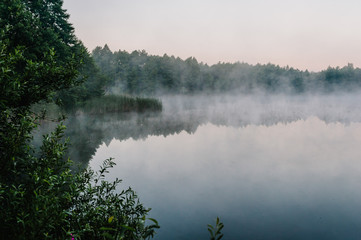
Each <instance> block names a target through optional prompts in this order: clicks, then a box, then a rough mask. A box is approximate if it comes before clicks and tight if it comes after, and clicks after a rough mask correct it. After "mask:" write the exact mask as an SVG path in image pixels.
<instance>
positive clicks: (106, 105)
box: [82, 95, 163, 114]
mask: <svg viewBox="0 0 361 240" xmlns="http://www.w3.org/2000/svg"><path fill="white" fill-rule="evenodd" d="M162 109H163V106H162V102H161V101H160V100H158V99H155V98H143V97H131V96H126V95H107V96H102V97H100V98H95V99H91V100H89V101H87V102H86V103H85V104H84V106H83V107H82V110H83V111H84V112H86V113H90V114H102V113H121V112H147V111H150V112H160V111H162Z"/></svg>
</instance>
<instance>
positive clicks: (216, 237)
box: [208, 217, 224, 240]
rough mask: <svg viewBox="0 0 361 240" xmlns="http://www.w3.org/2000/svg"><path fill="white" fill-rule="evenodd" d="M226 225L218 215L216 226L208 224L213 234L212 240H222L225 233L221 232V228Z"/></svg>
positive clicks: (210, 232)
mask: <svg viewBox="0 0 361 240" xmlns="http://www.w3.org/2000/svg"><path fill="white" fill-rule="evenodd" d="M223 227H224V225H223V223H222V222H221V221H220V220H219V218H218V217H217V220H216V226H215V227H213V226H212V225H211V224H208V231H209V234H210V235H211V237H210V239H211V240H220V239H221V238H222V237H223V234H222V233H221V230H222V229H223Z"/></svg>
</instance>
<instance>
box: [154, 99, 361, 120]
mask: <svg viewBox="0 0 361 240" xmlns="http://www.w3.org/2000/svg"><path fill="white" fill-rule="evenodd" d="M161 100H162V102H163V106H164V112H163V115H164V116H167V117H170V118H173V119H175V120H179V119H183V121H187V120H191V121H196V122H202V123H206V122H211V123H214V124H221V125H230V126H244V125H249V124H253V125H272V124H277V123H279V122H282V123H287V122H292V121H296V120H300V119H307V118H309V117H317V118H319V119H320V120H322V121H325V122H326V123H329V122H341V123H344V124H349V123H351V122H359V121H361V104H359V103H360V100H361V95H360V93H359V92H354V93H345V92H342V93H341V92H340V93H333V94H322V95H321V94H300V95H289V94H267V93H259V94H231V95H226V94H220V95H189V96H184V95H177V96H174V95H172V96H163V97H161Z"/></svg>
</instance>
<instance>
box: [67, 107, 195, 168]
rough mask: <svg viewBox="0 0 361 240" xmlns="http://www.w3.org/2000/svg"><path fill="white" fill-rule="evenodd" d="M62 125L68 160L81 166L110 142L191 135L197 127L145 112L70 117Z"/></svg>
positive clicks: (190, 123) (191, 123)
mask: <svg viewBox="0 0 361 240" xmlns="http://www.w3.org/2000/svg"><path fill="white" fill-rule="evenodd" d="M65 124H66V126H67V131H66V135H67V136H68V137H69V138H70V139H71V142H70V147H69V157H70V158H71V159H72V160H74V161H76V162H79V163H80V164H82V165H84V166H85V165H87V163H88V161H89V160H90V159H91V158H92V156H93V155H94V154H95V151H96V149H97V148H98V147H99V145H101V144H102V143H103V142H105V143H106V144H109V143H110V141H111V140H112V139H117V140H126V139H129V138H133V139H136V140H137V139H144V138H147V137H148V136H149V135H163V136H168V135H170V134H176V133H180V132H181V131H186V132H188V133H194V132H195V131H196V129H197V127H198V125H199V123H197V122H195V121H194V122H184V121H182V120H180V119H179V120H178V121H177V120H175V119H171V118H163V117H162V116H161V114H149V113H146V114H132V113H127V114H105V115H85V114H83V115H78V116H72V117H70V118H69V119H68V120H67V122H66V123H65Z"/></svg>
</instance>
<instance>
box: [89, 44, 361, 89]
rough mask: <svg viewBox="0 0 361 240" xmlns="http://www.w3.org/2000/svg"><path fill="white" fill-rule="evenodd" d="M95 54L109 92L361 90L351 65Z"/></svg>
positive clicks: (137, 53) (98, 51) (360, 75)
mask: <svg viewBox="0 0 361 240" xmlns="http://www.w3.org/2000/svg"><path fill="white" fill-rule="evenodd" d="M92 56H93V58H94V61H95V63H96V64H97V65H98V66H99V68H100V71H101V72H102V73H103V74H104V75H106V76H108V77H109V82H108V83H107V84H106V91H107V92H108V93H115V94H120V93H121V94H124V93H129V94H142V95H156V94H162V93H180V94H184V93H185V94H190V93H199V92H202V93H214V92H216V93H217V92H226V91H237V92H244V93H250V92H252V91H265V92H270V93H290V94H295V93H296V94H297V93H303V92H330V91H337V90H341V91H348V90H354V89H360V87H361V81H360V79H361V69H359V68H354V67H353V66H352V64H349V65H347V66H345V67H343V68H339V67H337V68H331V67H330V68H328V69H327V70H325V71H322V72H319V73H310V72H308V71H300V70H297V69H294V68H290V67H288V66H287V67H280V66H278V65H273V64H265V65H261V64H257V65H250V64H247V63H239V62H237V63H221V62H219V63H217V64H215V65H212V66H208V65H207V64H203V63H199V62H198V61H197V60H196V59H195V58H193V57H190V58H188V59H185V60H182V59H180V58H176V57H174V56H171V57H170V56H167V55H166V54H165V55H164V56H152V55H148V54H147V53H146V52H145V51H144V50H143V51H133V52H132V53H128V52H126V51H116V52H111V51H110V49H109V48H108V46H107V45H105V46H104V48H101V47H97V48H95V49H94V50H93V52H92Z"/></svg>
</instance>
